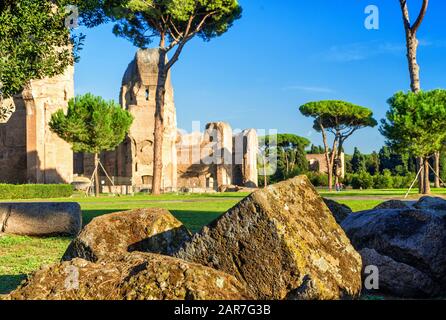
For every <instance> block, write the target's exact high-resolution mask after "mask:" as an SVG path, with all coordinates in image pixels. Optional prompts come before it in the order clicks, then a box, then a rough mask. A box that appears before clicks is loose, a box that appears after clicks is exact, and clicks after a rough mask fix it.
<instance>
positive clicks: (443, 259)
mask: <svg viewBox="0 0 446 320" xmlns="http://www.w3.org/2000/svg"><path fill="white" fill-rule="evenodd" d="M342 228H343V229H344V230H345V232H346V233H347V236H348V237H349V238H350V240H351V242H352V244H353V245H354V247H355V248H356V249H357V250H358V251H361V250H363V249H365V248H369V249H374V250H375V251H376V252H378V253H379V254H380V255H383V256H387V257H389V258H391V259H392V260H394V261H395V262H397V263H401V264H405V265H407V266H410V267H412V268H414V269H416V270H418V271H419V272H421V273H422V274H424V275H425V276H427V277H428V278H430V279H432V282H433V283H434V284H435V285H434V286H433V288H434V287H439V288H441V289H440V290H439V291H441V292H440V294H444V293H446V250H445V248H446V216H445V215H444V213H442V212H438V211H432V210H420V209H378V210H369V211H363V212H358V213H356V214H353V215H350V216H349V217H348V218H347V219H345V220H344V222H343V223H342ZM394 275H395V276H398V271H397V270H396V271H395V272H394ZM413 278H414V279H421V278H420V277H416V276H415V274H414V275H413ZM397 279H398V281H401V282H403V283H404V282H405V281H407V279H408V278H407V277H406V276H404V275H402V274H401V275H400V276H399V277H398V278H397ZM411 281H412V280H411ZM424 283H425V280H423V281H420V283H418V284H414V283H404V284H402V285H399V286H398V288H393V289H392V288H388V291H393V292H394V293H395V294H402V293H401V291H400V288H410V287H411V286H417V287H418V292H423V291H424V292H425V291H427V290H426V289H424ZM414 292H416V290H412V289H411V290H409V291H408V292H406V293H405V294H404V296H411V295H412V294H414ZM426 293H429V294H430V295H432V296H434V295H437V290H436V289H432V291H431V292H426Z"/></svg>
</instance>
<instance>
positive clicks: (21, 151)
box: [0, 96, 27, 183]
mask: <svg viewBox="0 0 446 320" xmlns="http://www.w3.org/2000/svg"><path fill="white" fill-rule="evenodd" d="M14 104H15V109H16V110H15V111H14V113H13V114H12V115H11V117H10V118H9V119H8V120H7V121H6V122H5V123H0V183H25V182H26V181H27V175H26V106H25V104H24V102H23V100H22V99H21V97H20V96H18V97H15V98H14Z"/></svg>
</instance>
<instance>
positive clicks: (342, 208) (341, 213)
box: [323, 198, 353, 224]
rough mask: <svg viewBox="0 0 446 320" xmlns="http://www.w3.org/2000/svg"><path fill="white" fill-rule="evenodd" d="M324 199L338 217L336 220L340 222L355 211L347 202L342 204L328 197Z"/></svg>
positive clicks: (335, 216)
mask: <svg viewBox="0 0 446 320" xmlns="http://www.w3.org/2000/svg"><path fill="white" fill-rule="evenodd" d="M323 200H324V202H325V204H326V205H327V207H328V209H330V211H331V213H332V214H333V216H334V218H335V219H336V222H337V223H339V224H340V223H341V222H342V221H344V219H345V218H347V217H348V216H349V215H350V214H352V213H353V211H352V209H350V207H349V206H346V205H345V204H341V203H338V202H336V201H334V200H331V199H326V198H323Z"/></svg>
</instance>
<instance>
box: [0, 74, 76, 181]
mask: <svg viewBox="0 0 446 320" xmlns="http://www.w3.org/2000/svg"><path fill="white" fill-rule="evenodd" d="M72 97H74V67H69V68H68V69H67V70H66V72H65V73H64V74H62V75H59V76H56V77H53V78H45V79H41V80H33V81H31V82H30V83H29V85H28V86H27V87H26V88H25V89H24V90H23V92H22V94H20V95H17V96H15V97H14V104H15V109H16V111H15V112H14V113H13V114H12V116H11V118H10V119H9V120H8V121H7V122H6V123H3V124H0V181H2V182H8V183H24V182H30V183H69V182H71V181H72V178H73V153H72V151H71V146H70V145H69V144H68V143H66V142H65V141H63V140H62V139H60V138H59V137H58V136H57V135H56V134H54V133H52V132H51V131H50V129H49V126H48V123H49V121H50V119H51V115H52V114H53V113H54V112H55V111H57V110H58V109H60V108H66V107H67V105H68V101H69V100H70V99H71V98H72Z"/></svg>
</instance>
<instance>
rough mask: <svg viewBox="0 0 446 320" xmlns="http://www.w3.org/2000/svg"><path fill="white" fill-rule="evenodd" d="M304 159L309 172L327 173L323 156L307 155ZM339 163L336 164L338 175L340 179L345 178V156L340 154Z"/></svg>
mask: <svg viewBox="0 0 446 320" xmlns="http://www.w3.org/2000/svg"><path fill="white" fill-rule="evenodd" d="M306 158H307V160H308V163H309V167H310V170H311V171H314V172H321V173H328V169H327V161H326V160H325V155H324V154H307V155H306ZM340 160H341V163H340V164H338V166H337V168H338V174H339V176H340V177H342V178H344V177H345V154H344V152H342V153H341V159H340Z"/></svg>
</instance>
